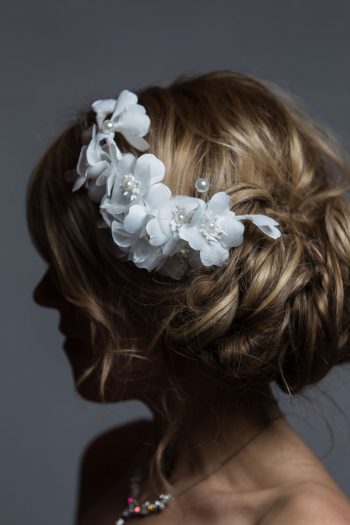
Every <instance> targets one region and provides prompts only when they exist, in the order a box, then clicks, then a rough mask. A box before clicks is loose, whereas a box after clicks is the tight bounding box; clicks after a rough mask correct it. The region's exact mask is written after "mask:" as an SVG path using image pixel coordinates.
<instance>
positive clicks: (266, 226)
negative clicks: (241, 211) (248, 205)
mask: <svg viewBox="0 0 350 525" xmlns="http://www.w3.org/2000/svg"><path fill="white" fill-rule="evenodd" d="M236 218H238V219H249V220H250V221H252V222H253V223H254V224H255V225H256V226H258V228H260V230H261V231H263V232H264V233H265V234H266V235H268V236H269V237H272V238H273V239H278V237H280V236H281V232H280V230H278V228H275V226H279V223H278V222H277V221H275V219H272V217H269V216H268V215H260V214H250V215H236Z"/></svg>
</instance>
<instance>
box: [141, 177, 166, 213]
mask: <svg viewBox="0 0 350 525" xmlns="http://www.w3.org/2000/svg"><path fill="white" fill-rule="evenodd" d="M170 198H171V191H170V188H169V187H168V186H166V184H163V183H162V182H158V183H157V184H153V185H152V186H151V187H150V189H149V192H148V194H147V195H146V197H145V198H144V201H145V204H146V206H147V207H148V208H150V209H151V210H154V211H156V210H159V209H160V208H161V207H163V206H164V205H165V204H166V205H167V206H169V200H170ZM169 211H170V210H169ZM170 215H171V214H169V216H170Z"/></svg>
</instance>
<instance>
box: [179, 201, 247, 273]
mask: <svg viewBox="0 0 350 525" xmlns="http://www.w3.org/2000/svg"><path fill="white" fill-rule="evenodd" d="M198 200H199V206H198V208H197V209H196V210H195V212H194V214H193V217H192V220H191V223H190V224H184V225H183V226H181V228H180V229H179V236H180V237H181V239H184V240H186V241H187V242H188V243H189V245H190V246H191V248H193V249H194V250H199V252H200V259H201V262H202V264H203V265H204V266H212V265H219V266H220V265H221V264H223V263H224V262H225V261H226V259H227V258H228V256H229V248H231V247H232V246H239V245H240V244H241V243H242V242H243V231H244V225H243V224H242V223H241V222H240V221H239V220H237V218H236V216H235V213H234V212H233V211H230V209H229V204H230V197H229V195H228V194H227V193H225V192H223V191H220V192H217V193H215V194H214V195H213V196H212V198H211V199H210V201H209V202H208V203H205V202H204V201H203V200H200V199H198Z"/></svg>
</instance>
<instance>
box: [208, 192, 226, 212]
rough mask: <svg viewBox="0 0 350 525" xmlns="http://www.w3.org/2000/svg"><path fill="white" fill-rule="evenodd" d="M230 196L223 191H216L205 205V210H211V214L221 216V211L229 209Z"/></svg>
mask: <svg viewBox="0 0 350 525" xmlns="http://www.w3.org/2000/svg"><path fill="white" fill-rule="evenodd" d="M230 200H231V199H230V196H229V195H228V194H227V193H225V192H224V191H218V192H217V193H214V195H213V196H212V198H211V199H210V201H209V202H208V203H207V209H208V210H211V211H212V212H213V213H217V214H218V215H222V213H223V211H224V210H225V209H226V208H229V205H230Z"/></svg>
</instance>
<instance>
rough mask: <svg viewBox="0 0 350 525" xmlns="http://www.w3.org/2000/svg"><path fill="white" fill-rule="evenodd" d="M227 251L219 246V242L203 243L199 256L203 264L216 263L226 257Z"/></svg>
mask: <svg viewBox="0 0 350 525" xmlns="http://www.w3.org/2000/svg"><path fill="white" fill-rule="evenodd" d="M228 256H229V251H228V250H227V249H226V248H224V247H223V246H221V244H220V243H219V242H216V241H215V242H213V243H210V244H208V243H205V245H204V247H203V249H202V250H201V251H200V258H201V261H202V264H203V265H204V266H212V265H214V264H215V265H218V266H220V265H221V264H222V263H223V262H225V261H226V260H227V259H228Z"/></svg>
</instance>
